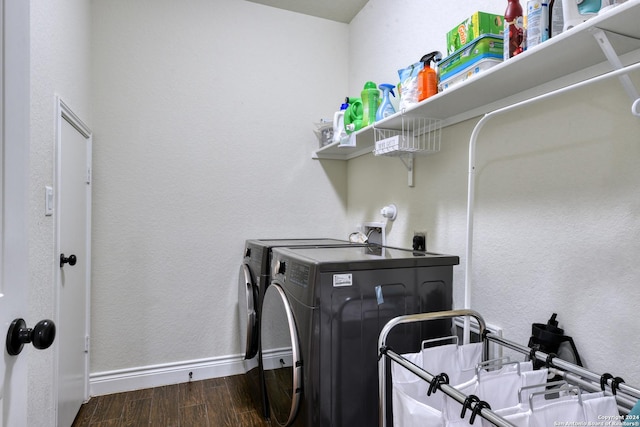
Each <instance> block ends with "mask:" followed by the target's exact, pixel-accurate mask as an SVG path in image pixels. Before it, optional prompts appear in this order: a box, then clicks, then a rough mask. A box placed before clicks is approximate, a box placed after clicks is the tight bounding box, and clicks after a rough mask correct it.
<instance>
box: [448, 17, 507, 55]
mask: <svg viewBox="0 0 640 427" xmlns="http://www.w3.org/2000/svg"><path fill="white" fill-rule="evenodd" d="M503 32H504V16H502V15H494V14H492V13H486V12H476V13H474V14H473V15H471V16H470V17H469V18H467V19H465V20H464V21H462V22H461V23H460V24H458V25H456V26H455V28H453V29H452V30H451V31H449V32H448V33H447V55H451V54H452V53H453V52H455V51H456V50H458V49H460V48H461V47H462V46H464V45H466V44H467V43H469V42H470V41H472V40H474V39H477V38H478V37H480V36H481V35H483V34H496V35H501V34H503Z"/></svg>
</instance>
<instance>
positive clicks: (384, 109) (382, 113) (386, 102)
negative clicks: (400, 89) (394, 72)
mask: <svg viewBox="0 0 640 427" xmlns="http://www.w3.org/2000/svg"><path fill="white" fill-rule="evenodd" d="M379 87H380V90H381V91H382V103H381V104H380V106H379V107H378V110H377V111H376V121H378V120H382V119H384V118H385V117H388V116H390V115H392V114H394V113H395V112H396V110H395V108H393V104H392V103H391V99H390V98H389V93H391V95H393V97H394V98H395V96H396V94H395V93H393V89H394V86H393V85H390V84H389V83H383V84H381V85H380V86H379Z"/></svg>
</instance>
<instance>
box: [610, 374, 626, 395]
mask: <svg viewBox="0 0 640 427" xmlns="http://www.w3.org/2000/svg"><path fill="white" fill-rule="evenodd" d="M623 382H624V380H623V379H622V378H620V377H615V378H614V379H612V380H611V393H613V395H614V396H615V395H616V393H617V391H618V390H619V389H620V383H623Z"/></svg>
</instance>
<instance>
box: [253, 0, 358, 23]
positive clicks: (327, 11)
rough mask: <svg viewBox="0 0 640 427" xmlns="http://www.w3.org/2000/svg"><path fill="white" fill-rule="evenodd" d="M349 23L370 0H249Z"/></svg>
mask: <svg viewBox="0 0 640 427" xmlns="http://www.w3.org/2000/svg"><path fill="white" fill-rule="evenodd" d="M248 1H251V2H254V3H260V4H264V5H267V6H273V7H277V8H279V9H285V10H290V11H292V12H298V13H304V14H305V15H311V16H317V17H319V18H325V19H330V20H332V21H338V22H344V23H346V24H348V23H349V22H351V20H352V19H353V18H354V16H356V15H357V14H358V12H360V9H362V8H363V7H364V5H365V4H367V2H368V1H369V0H248Z"/></svg>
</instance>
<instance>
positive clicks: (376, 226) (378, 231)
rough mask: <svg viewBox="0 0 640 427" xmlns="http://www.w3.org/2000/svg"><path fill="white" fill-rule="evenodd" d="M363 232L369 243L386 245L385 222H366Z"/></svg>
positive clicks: (363, 225)
mask: <svg viewBox="0 0 640 427" xmlns="http://www.w3.org/2000/svg"><path fill="white" fill-rule="evenodd" d="M362 232H363V233H364V235H365V236H367V242H369V243H375V244H377V245H382V246H384V245H385V244H386V239H385V233H384V222H365V223H363V224H362Z"/></svg>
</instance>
